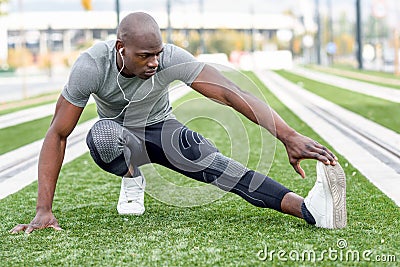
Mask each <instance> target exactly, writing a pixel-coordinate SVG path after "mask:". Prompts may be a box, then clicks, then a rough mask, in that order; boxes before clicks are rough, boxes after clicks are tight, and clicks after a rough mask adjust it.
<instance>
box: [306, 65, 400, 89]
mask: <svg viewBox="0 0 400 267" xmlns="http://www.w3.org/2000/svg"><path fill="white" fill-rule="evenodd" d="M308 67H309V68H311V69H315V70H318V71H322V72H326V73H329V74H333V75H337V76H341V77H344V78H350V79H353V80H357V81H361V82H368V83H372V84H375V85H378V86H384V87H389V88H393V89H400V76H396V75H395V74H393V73H388V72H383V71H373V70H359V69H355V68H354V67H346V66H337V65H334V66H333V67H329V68H327V67H321V66H316V65H310V66H308ZM335 70H339V71H340V70H343V71H345V72H341V73H340V72H339V73H336V72H333V73H332V71H335ZM357 74H363V75H369V76H370V79H368V81H366V80H364V79H363V78H358V77H356V76H357ZM374 77H376V78H377V80H374ZM380 78H384V79H381V80H379V79H380ZM385 78H386V79H390V80H393V81H395V80H398V83H397V84H393V83H390V82H385Z"/></svg>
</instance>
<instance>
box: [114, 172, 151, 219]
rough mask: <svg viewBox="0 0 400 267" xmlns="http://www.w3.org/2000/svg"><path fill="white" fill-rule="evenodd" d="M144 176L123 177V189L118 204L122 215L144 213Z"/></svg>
mask: <svg viewBox="0 0 400 267" xmlns="http://www.w3.org/2000/svg"><path fill="white" fill-rule="evenodd" d="M145 187H146V180H145V179H144V176H143V175H142V176H138V177H133V178H129V177H122V182H121V191H120V193H119V200H118V205H117V210H118V213H119V214H121V215H142V214H143V213H144V188H145Z"/></svg>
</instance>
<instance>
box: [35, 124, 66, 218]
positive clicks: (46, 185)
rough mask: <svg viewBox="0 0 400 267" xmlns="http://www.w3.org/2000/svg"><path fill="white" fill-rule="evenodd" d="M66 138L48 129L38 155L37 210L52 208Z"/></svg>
mask: <svg viewBox="0 0 400 267" xmlns="http://www.w3.org/2000/svg"><path fill="white" fill-rule="evenodd" d="M65 147H66V139H65V138H61V137H60V136H59V135H57V134H53V133H51V131H49V132H48V133H47V135H46V137H45V139H44V142H43V146H42V150H41V152H40V157H39V166H38V169H39V172H38V199H37V206H36V210H37V211H49V210H51V209H52V203H53V197H54V192H55V189H56V184H57V180H58V175H59V173H60V169H61V166H62V162H63V160H64V154H65Z"/></svg>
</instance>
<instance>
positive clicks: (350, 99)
mask: <svg viewBox="0 0 400 267" xmlns="http://www.w3.org/2000/svg"><path fill="white" fill-rule="evenodd" d="M277 73H278V74H279V75H281V76H282V77H284V78H286V79H288V80H290V81H291V82H293V83H296V84H301V86H302V87H303V88H304V89H307V90H309V91H310V92H312V93H314V94H317V95H319V96H321V97H323V98H326V99H328V100H329V101H331V102H333V103H336V104H338V105H339V106H342V107H344V108H345V109H348V110H351V111H353V112H355V113H357V114H359V115H361V116H363V117H365V118H367V119H369V120H372V121H374V122H376V123H378V124H381V125H382V126H384V127H386V128H389V129H392V130H393V131H395V132H398V133H400V120H399V119H398V116H397V114H399V103H395V102H391V101H388V100H384V99H380V98H376V97H373V96H368V95H364V94H360V93H357V92H351V91H349V90H345V89H342V88H338V87H335V86H332V85H329V84H325V83H321V82H318V81H315V80H311V79H307V78H304V77H302V76H299V75H296V74H293V73H290V72H288V71H284V70H280V71H277Z"/></svg>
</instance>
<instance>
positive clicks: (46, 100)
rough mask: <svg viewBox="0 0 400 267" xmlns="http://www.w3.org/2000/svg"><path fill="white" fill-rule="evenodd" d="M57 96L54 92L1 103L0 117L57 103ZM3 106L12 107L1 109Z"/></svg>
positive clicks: (58, 93) (57, 93)
mask: <svg viewBox="0 0 400 267" xmlns="http://www.w3.org/2000/svg"><path fill="white" fill-rule="evenodd" d="M59 95H60V92H59V91H56V92H51V93H46V94H41V95H38V96H34V97H29V98H26V99H24V100H16V101H10V102H5V103H2V104H1V105H2V106H1V108H0V116H1V115H5V114H8V113H12V112H16V111H20V110H24V109H28V108H34V107H38V106H41V105H45V104H51V103H54V102H56V101H57V98H58V96H59ZM3 105H4V106H7V105H9V106H12V107H10V108H6V109H3Z"/></svg>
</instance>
